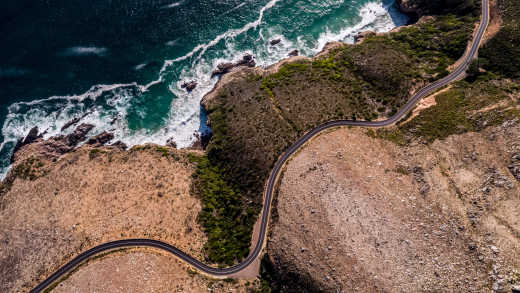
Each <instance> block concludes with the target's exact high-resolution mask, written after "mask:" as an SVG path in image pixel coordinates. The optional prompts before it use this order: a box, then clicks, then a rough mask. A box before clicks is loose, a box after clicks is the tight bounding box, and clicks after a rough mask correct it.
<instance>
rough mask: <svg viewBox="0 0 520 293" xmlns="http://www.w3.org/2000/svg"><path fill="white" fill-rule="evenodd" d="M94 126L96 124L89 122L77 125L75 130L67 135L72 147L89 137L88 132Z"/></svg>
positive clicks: (68, 142) (68, 143)
mask: <svg viewBox="0 0 520 293" xmlns="http://www.w3.org/2000/svg"><path fill="white" fill-rule="evenodd" d="M92 128H94V125H92V124H87V123H83V124H81V125H79V126H78V127H76V129H75V130H74V132H72V133H71V134H69V135H67V136H66V137H65V138H66V140H67V145H68V146H71V147H72V146H76V145H78V143H80V142H82V141H84V140H85V139H86V138H87V134H88V133H89V132H90V131H91V130H92Z"/></svg>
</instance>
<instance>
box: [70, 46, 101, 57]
mask: <svg viewBox="0 0 520 293" xmlns="http://www.w3.org/2000/svg"><path fill="white" fill-rule="evenodd" d="M107 53H108V49H107V48H104V47H94V46H91V47H71V48H67V49H65V50H63V52H62V54H63V55H65V56H82V55H97V56H100V57H103V56H106V54H107Z"/></svg>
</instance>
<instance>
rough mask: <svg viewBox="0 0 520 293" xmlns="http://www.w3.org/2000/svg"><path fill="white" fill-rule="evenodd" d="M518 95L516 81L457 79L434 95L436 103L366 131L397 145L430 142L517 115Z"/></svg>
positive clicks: (519, 113) (492, 77)
mask: <svg viewBox="0 0 520 293" xmlns="http://www.w3.org/2000/svg"><path fill="white" fill-rule="evenodd" d="M518 97H520V84H518V83H515V82H511V81H509V80H502V79H498V77H497V76H495V75H493V74H487V75H483V76H480V77H478V78H477V80H475V81H474V82H472V83H469V82H467V81H462V82H458V83H457V84H455V86H454V87H453V88H451V89H450V90H448V91H446V92H444V93H442V94H439V95H437V97H436V102H437V105H435V106H433V107H430V108H428V109H425V110H423V111H422V112H421V114H420V115H419V116H416V117H415V118H413V119H412V120H411V121H409V122H406V123H404V124H402V125H399V126H398V127H397V128H396V129H392V130H387V129H379V130H377V131H374V130H369V131H368V133H369V134H370V135H372V136H378V137H382V138H385V139H388V140H391V141H393V142H395V143H397V144H399V145H404V144H407V143H409V142H411V141H414V140H419V141H421V142H424V143H431V142H433V141H435V140H436V139H444V138H446V137H448V136H449V135H452V134H460V133H464V132H469V131H478V130H481V129H483V128H485V127H488V126H493V125H500V124H502V123H503V122H505V121H507V120H511V119H515V118H520V109H519V108H518Z"/></svg>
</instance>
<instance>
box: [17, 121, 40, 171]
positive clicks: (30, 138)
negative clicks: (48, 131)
mask: <svg viewBox="0 0 520 293" xmlns="http://www.w3.org/2000/svg"><path fill="white" fill-rule="evenodd" d="M38 133H39V129H38V126H34V127H33V128H31V130H29V133H28V134H27V136H26V137H25V138H24V139H19V140H18V142H17V143H16V146H15V147H14V150H13V154H12V156H11V162H13V160H14V154H16V152H17V151H18V150H19V149H20V148H21V147H23V146H24V145H28V144H31V143H33V142H35V141H36V140H37V139H39V138H41V137H43V135H42V134H38Z"/></svg>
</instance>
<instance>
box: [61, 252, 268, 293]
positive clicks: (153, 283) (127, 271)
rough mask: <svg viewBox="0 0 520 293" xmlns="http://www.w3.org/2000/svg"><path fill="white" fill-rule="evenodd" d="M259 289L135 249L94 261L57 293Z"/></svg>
mask: <svg viewBox="0 0 520 293" xmlns="http://www.w3.org/2000/svg"><path fill="white" fill-rule="evenodd" d="M107 276H110V277H109V278H107ZM257 286H258V282H257V281H253V282H248V281H244V280H242V281H231V280H229V281H223V280H215V279H211V278H208V277H206V276H204V275H201V274H199V273H197V272H195V271H194V270H192V269H191V268H189V267H188V266H186V265H185V264H184V263H183V262H181V261H180V260H179V259H177V258H176V257H174V256H171V255H164V254H161V253H160V252H158V251H154V250H150V249H132V250H128V251H122V252H115V253H113V254H109V255H107V256H105V257H103V258H101V259H97V260H93V261H91V262H90V263H88V264H87V265H84V266H82V267H81V269H80V270H79V271H77V272H76V273H74V274H73V275H71V276H70V277H69V278H68V279H66V280H64V281H63V282H61V283H60V284H59V285H58V286H57V287H56V288H55V289H54V290H53V292H57V293H59V292H112V293H117V292H121V293H123V292H124V293H126V292H193V293H202V292H247V290H248V289H249V288H251V289H252V288H255V287H257Z"/></svg>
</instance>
